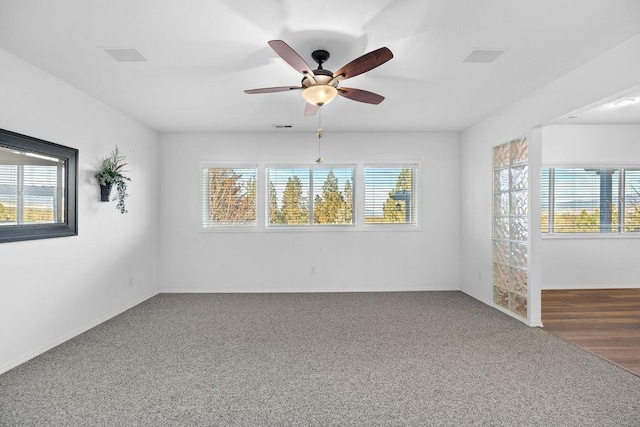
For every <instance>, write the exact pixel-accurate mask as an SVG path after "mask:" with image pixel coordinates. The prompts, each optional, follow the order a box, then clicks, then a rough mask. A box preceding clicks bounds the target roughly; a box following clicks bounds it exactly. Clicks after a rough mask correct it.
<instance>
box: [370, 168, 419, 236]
mask: <svg viewBox="0 0 640 427" xmlns="http://www.w3.org/2000/svg"><path fill="white" fill-rule="evenodd" d="M417 199H418V167H417V165H400V166H398V165H393V166H389V167H387V166H377V165H376V166H373V165H367V166H365V168H364V210H365V219H364V222H365V224H410V225H417V223H418V203H417V201H418V200H417Z"/></svg>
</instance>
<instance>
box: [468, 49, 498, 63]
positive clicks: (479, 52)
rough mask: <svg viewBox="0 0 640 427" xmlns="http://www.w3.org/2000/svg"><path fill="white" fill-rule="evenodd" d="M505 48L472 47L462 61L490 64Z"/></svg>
mask: <svg viewBox="0 0 640 427" xmlns="http://www.w3.org/2000/svg"><path fill="white" fill-rule="evenodd" d="M505 50H506V49H473V50H472V51H471V52H469V54H468V55H467V57H466V58H464V59H463V60H462V62H471V63H474V64H490V63H492V62H493V61H495V60H496V59H498V57H499V56H500V55H502V54H503V53H504V52H505Z"/></svg>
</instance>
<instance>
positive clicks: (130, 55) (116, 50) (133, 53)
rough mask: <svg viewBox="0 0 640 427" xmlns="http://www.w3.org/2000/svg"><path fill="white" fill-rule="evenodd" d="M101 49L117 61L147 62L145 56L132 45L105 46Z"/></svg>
mask: <svg viewBox="0 0 640 427" xmlns="http://www.w3.org/2000/svg"><path fill="white" fill-rule="evenodd" d="M103 50H104V51H105V52H107V53H108V54H109V55H111V57H112V58H113V59H115V60H116V61H118V62H147V58H145V57H144V56H142V54H141V53H140V52H138V50H137V49H136V48H133V47H107V48H104V49H103Z"/></svg>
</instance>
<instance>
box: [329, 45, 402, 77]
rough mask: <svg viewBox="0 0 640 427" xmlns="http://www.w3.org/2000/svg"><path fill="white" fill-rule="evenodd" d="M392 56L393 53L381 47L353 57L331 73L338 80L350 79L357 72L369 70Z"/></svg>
mask: <svg viewBox="0 0 640 427" xmlns="http://www.w3.org/2000/svg"><path fill="white" fill-rule="evenodd" d="M391 58H393V53H391V51H390V50H389V49H388V48H386V47H381V48H380V49H376V50H374V51H371V52H369V53H367V54H364V55H362V56H361V57H360V58H357V59H354V60H353V61H351V62H349V63H348V64H347V65H345V66H344V67H342V68H340V69H339V70H338V71H336V72H335V73H333V77H334V78H335V77H340V76H342V77H341V78H340V80H346V79H350V78H351V77H354V76H357V75H358V74H362V73H366V72H367V71H369V70H373V69H374V68H376V67H378V66H380V65H382V64H384V63H385V62H387V61H388V60H390V59H391Z"/></svg>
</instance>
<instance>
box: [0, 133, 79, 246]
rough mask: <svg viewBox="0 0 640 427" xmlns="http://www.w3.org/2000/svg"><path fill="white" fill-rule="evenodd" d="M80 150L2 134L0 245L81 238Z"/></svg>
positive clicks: (0, 134) (0, 160)
mask: <svg viewBox="0 0 640 427" xmlns="http://www.w3.org/2000/svg"><path fill="white" fill-rule="evenodd" d="M77 157H78V150H76V149H73V148H69V147H64V146H62V145H58V144H54V143H51V142H47V141H43V140H40V139H36V138H31V137H29V136H25V135H20V134H17V133H13V132H9V131H6V130H0V242H10V241H17V240H32V239H45V238H52V237H62V236H73V235H77V234H78V232H77V230H78V228H77V209H76V194H77V190H76V181H77Z"/></svg>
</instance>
